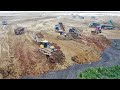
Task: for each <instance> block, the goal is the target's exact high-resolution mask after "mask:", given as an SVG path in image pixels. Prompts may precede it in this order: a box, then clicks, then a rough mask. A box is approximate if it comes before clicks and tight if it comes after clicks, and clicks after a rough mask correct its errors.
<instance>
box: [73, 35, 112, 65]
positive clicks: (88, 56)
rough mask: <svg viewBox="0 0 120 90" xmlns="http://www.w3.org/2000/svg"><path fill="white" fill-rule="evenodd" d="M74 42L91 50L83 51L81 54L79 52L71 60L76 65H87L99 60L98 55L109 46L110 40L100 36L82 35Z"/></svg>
mask: <svg viewBox="0 0 120 90" xmlns="http://www.w3.org/2000/svg"><path fill="white" fill-rule="evenodd" d="M75 41H77V42H79V43H81V44H84V45H86V46H89V47H91V49H92V48H93V49H92V50H90V49H89V50H84V51H83V52H79V53H78V54H77V55H75V56H73V57H72V58H71V59H72V60H73V61H75V62H77V63H88V62H95V61H97V60H100V57H101V56H100V53H101V52H102V51H103V50H104V49H105V48H106V47H108V46H109V45H110V44H111V42H110V40H108V39H107V38H106V37H104V36H102V35H101V36H99V35H96V36H85V35H82V36H81V38H80V39H76V40H75Z"/></svg>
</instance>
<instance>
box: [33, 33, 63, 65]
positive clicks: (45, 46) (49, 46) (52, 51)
mask: <svg viewBox="0 0 120 90" xmlns="http://www.w3.org/2000/svg"><path fill="white" fill-rule="evenodd" d="M33 38H34V40H35V41H36V42H37V44H38V45H39V46H40V47H39V51H40V52H41V53H43V54H44V55H46V57H47V59H48V60H49V61H50V62H52V63H61V62H62V61H64V60H65V55H64V54H63V52H62V51H61V50H60V47H59V46H57V44H55V43H50V42H48V41H47V40H45V39H44V36H43V35H42V33H41V32H40V33H33Z"/></svg>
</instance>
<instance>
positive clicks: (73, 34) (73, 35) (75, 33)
mask: <svg viewBox="0 0 120 90" xmlns="http://www.w3.org/2000/svg"><path fill="white" fill-rule="evenodd" d="M79 37H80V31H79V30H78V29H76V28H74V27H72V28H70V29H69V32H68V33H64V34H63V35H59V36H57V38H58V39H60V40H72V39H77V38H79Z"/></svg>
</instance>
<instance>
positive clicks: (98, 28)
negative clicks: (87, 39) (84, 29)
mask: <svg viewBox="0 0 120 90" xmlns="http://www.w3.org/2000/svg"><path fill="white" fill-rule="evenodd" d="M99 33H102V31H101V26H97V27H96V29H95V31H91V34H92V35H96V34H99Z"/></svg>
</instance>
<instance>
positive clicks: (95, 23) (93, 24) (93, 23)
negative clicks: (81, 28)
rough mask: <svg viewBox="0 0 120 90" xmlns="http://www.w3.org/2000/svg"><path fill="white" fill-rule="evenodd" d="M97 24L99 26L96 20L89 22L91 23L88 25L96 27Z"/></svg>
mask: <svg viewBox="0 0 120 90" xmlns="http://www.w3.org/2000/svg"><path fill="white" fill-rule="evenodd" d="M97 26H100V24H99V23H97V22H91V23H89V27H92V28H96V27H97Z"/></svg>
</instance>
